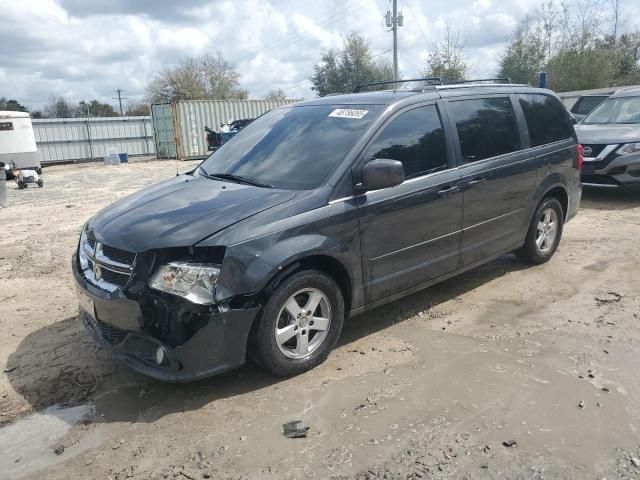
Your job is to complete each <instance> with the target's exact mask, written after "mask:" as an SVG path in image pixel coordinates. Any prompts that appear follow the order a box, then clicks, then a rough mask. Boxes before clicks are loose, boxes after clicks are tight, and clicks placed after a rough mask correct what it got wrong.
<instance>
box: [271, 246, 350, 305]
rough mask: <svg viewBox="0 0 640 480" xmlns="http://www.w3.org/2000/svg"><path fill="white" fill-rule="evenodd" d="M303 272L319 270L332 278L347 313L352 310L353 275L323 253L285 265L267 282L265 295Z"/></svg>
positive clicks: (310, 255) (309, 255) (302, 257)
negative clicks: (338, 289) (292, 276)
mask: <svg viewBox="0 0 640 480" xmlns="http://www.w3.org/2000/svg"><path fill="white" fill-rule="evenodd" d="M303 270H318V271H320V272H323V273H325V274H327V275H328V276H329V277H331V278H332V279H333V280H334V281H335V282H336V283H337V284H338V287H339V288H340V291H341V292H342V296H343V298H344V306H345V313H348V312H349V311H350V310H351V302H352V300H353V291H352V283H351V282H352V279H351V275H349V272H348V270H347V268H346V267H345V266H344V264H343V263H342V262H341V261H340V260H338V259H337V258H335V257H332V256H330V255H326V254H322V253H311V254H307V255H304V256H301V257H299V258H296V259H295V260H290V261H289V262H288V263H285V265H283V266H282V268H281V269H279V270H278V271H277V272H275V273H274V274H273V275H272V276H271V278H270V279H269V280H268V281H267V286H266V288H265V293H266V294H267V296H268V295H270V293H271V292H273V291H274V290H275V289H276V288H277V287H278V285H280V284H281V283H282V282H283V281H284V280H285V279H287V278H289V277H290V276H291V275H293V274H295V273H297V272H300V271H303Z"/></svg>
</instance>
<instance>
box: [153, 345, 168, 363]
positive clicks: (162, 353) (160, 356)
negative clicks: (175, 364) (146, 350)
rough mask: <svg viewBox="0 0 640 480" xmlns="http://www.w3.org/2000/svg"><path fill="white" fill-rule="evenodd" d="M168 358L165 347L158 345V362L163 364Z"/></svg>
mask: <svg viewBox="0 0 640 480" xmlns="http://www.w3.org/2000/svg"><path fill="white" fill-rule="evenodd" d="M166 359H167V353H166V352H165V351H164V348H163V347H158V349H157V350H156V363H157V364H158V365H162V364H163V363H165V360H166Z"/></svg>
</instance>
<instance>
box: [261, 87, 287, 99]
mask: <svg viewBox="0 0 640 480" xmlns="http://www.w3.org/2000/svg"><path fill="white" fill-rule="evenodd" d="M264 99H265V100H268V101H270V102H282V101H284V100H286V99H287V95H286V94H285V93H284V90H282V89H281V88H276V89H275V90H271V91H270V92H269V93H267V94H266V95H265V97H264Z"/></svg>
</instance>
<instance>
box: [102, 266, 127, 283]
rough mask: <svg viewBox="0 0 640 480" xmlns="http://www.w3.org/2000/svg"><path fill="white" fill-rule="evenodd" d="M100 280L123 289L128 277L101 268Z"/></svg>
mask: <svg viewBox="0 0 640 480" xmlns="http://www.w3.org/2000/svg"><path fill="white" fill-rule="evenodd" d="M102 279H103V280H104V281H105V282H107V283H110V284H112V285H117V286H118V287H120V288H124V287H125V285H126V284H127V282H128V281H129V275H127V274H123V273H118V272H113V271H111V270H107V269H106V268H102Z"/></svg>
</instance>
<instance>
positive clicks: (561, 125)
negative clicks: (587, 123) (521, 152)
mask: <svg viewBox="0 0 640 480" xmlns="http://www.w3.org/2000/svg"><path fill="white" fill-rule="evenodd" d="M519 98H520V106H521V107H522V112H523V113H524V118H525V119H526V121H527V127H528V129H529V138H530V139H531V146H532V147H536V146H538V145H544V144H545V143H552V142H556V141H558V140H563V139H565V138H569V137H571V136H572V135H573V129H572V128H571V124H570V123H569V118H568V117H569V116H568V115H567V113H566V112H565V109H564V107H563V106H562V104H561V103H560V101H558V99H556V98H555V97H552V96H549V95H541V94H535V93H534V94H528V95H519Z"/></svg>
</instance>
